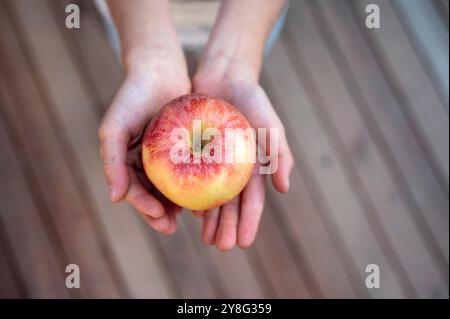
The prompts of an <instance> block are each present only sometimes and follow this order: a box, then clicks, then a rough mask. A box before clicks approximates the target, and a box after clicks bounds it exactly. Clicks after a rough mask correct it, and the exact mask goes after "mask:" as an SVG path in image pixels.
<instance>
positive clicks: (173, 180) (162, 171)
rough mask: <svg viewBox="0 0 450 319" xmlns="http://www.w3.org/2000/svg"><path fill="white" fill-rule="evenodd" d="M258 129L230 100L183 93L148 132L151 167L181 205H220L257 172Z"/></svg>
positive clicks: (146, 163) (145, 144)
mask: <svg viewBox="0 0 450 319" xmlns="http://www.w3.org/2000/svg"><path fill="white" fill-rule="evenodd" d="M254 133H255V132H254V130H253V129H252V128H251V127H250V125H249V123H248V121H247V119H246V118H245V116H244V115H243V114H242V113H240V112H239V111H238V110H237V109H236V107H234V106H233V105H231V104H230V103H228V102H226V101H223V100H221V99H218V98H215V97H211V96H207V95H203V94H187V95H183V96H180V97H178V98H176V99H174V100H172V101H170V102H168V103H167V104H166V105H164V106H163V107H162V108H161V110H160V111H159V112H158V114H157V115H156V116H155V117H154V118H153V119H152V120H151V121H150V123H149V124H148V126H147V128H146V130H145V132H144V135H143V140H142V162H143V167H144V170H145V173H146V175H147V177H148V178H149V180H150V181H151V182H152V183H153V185H154V186H155V187H156V188H157V189H158V190H159V191H160V192H161V193H162V194H163V195H164V196H166V197H167V198H168V199H170V200H171V201H172V202H174V203H175V204H177V205H179V206H181V207H185V208H189V209H192V210H206V209H211V208H214V207H218V206H220V205H223V204H225V203H226V202H228V201H230V200H231V199H233V198H234V197H235V196H236V195H238V194H239V193H240V192H241V191H242V189H243V188H244V187H245V185H246V184H247V183H248V180H249V179H250V177H251V175H252V172H253V169H254V166H255V154H256V152H255V149H256V148H255V147H256V141H255V134H254Z"/></svg>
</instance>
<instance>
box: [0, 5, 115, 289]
mask: <svg viewBox="0 0 450 319" xmlns="http://www.w3.org/2000/svg"><path fill="white" fill-rule="evenodd" d="M3 5H4V3H3V4H2V7H3V8H4V6H3ZM2 12H5V11H3V10H2ZM7 20H8V19H2V24H3V27H2V28H1V30H0V32H1V33H2V36H1V37H0V39H1V43H2V44H1V45H0V50H2V53H1V56H2V63H1V66H0V67H1V68H2V72H1V76H2V78H3V82H4V83H6V89H7V91H8V92H10V93H11V100H12V102H13V103H14V105H12V104H6V105H4V110H5V112H7V114H8V118H9V121H10V123H11V125H12V126H13V127H14V129H15V131H16V132H17V136H18V138H19V140H20V141H21V143H23V145H24V153H25V154H24V156H25V157H26V160H25V161H26V163H27V165H29V166H30V167H32V172H31V176H30V178H33V180H34V181H35V183H36V185H37V187H38V188H39V189H40V190H42V194H43V196H44V199H43V200H44V201H45V204H46V206H47V207H48V210H49V211H50V212H51V214H52V219H53V221H54V223H55V225H56V228H57V231H58V238H59V240H60V241H61V242H63V244H64V247H65V250H66V254H67V256H68V261H69V262H70V263H76V264H78V265H79V266H80V268H81V270H82V273H83V278H85V279H84V281H83V285H82V286H81V288H80V292H81V294H82V296H92V297H94V296H105V297H116V296H118V290H117V286H115V282H114V281H113V277H112V274H111V269H110V268H109V265H108V264H107V262H106V260H105V258H104V251H103V250H102V247H100V245H99V244H98V242H99V238H98V237H97V236H96V235H95V234H96V232H95V230H94V228H93V226H92V224H91V223H90V221H89V217H88V216H87V215H88V212H89V208H88V207H87V205H85V200H83V199H82V197H81V196H80V194H79V193H78V191H77V189H76V186H75V184H74V177H73V175H71V174H70V169H68V167H67V165H66V160H65V158H64V156H63V153H62V152H61V149H58V148H56V147H55V146H56V145H58V142H57V139H56V137H55V135H54V132H53V131H52V129H51V128H52V125H51V124H50V123H49V121H48V118H47V115H46V113H45V107H44V102H43V100H42V98H41V96H40V95H39V92H38V89H37V88H36V86H35V83H33V79H32V75H31V74H30V69H29V65H27V63H26V61H25V58H24V56H23V54H22V52H21V49H20V47H19V44H18V42H17V39H16V38H15V37H14V34H15V32H14V31H13V29H12V27H11V26H10V24H9V23H8V22H7ZM24 92H25V93H24ZM56 194H57V195H56ZM68 203H70V204H68ZM81 247H83V249H80V248H81ZM99 283H101V284H99Z"/></svg>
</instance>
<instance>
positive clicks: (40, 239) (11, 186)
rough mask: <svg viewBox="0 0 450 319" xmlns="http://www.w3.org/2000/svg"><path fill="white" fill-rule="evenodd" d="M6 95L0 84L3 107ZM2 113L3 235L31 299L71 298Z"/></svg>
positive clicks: (62, 266) (55, 245) (0, 216)
mask: <svg viewBox="0 0 450 319" xmlns="http://www.w3.org/2000/svg"><path fill="white" fill-rule="evenodd" d="M0 17H1V13H0ZM0 80H1V79H0ZM6 93H7V92H5V90H4V86H3V85H2V83H1V81H0V105H5V104H7V103H8V104H9V103H10V101H8V100H6V99H5V97H6V96H5V95H6ZM2 113H3V109H1V110H0V148H1V150H2V156H1V157H0V176H2V183H0V203H1V205H0V207H1V211H0V222H1V223H2V224H3V226H4V229H5V234H4V236H8V238H9V240H8V241H9V242H12V243H14V245H13V246H12V250H13V251H14V255H15V256H17V264H18V269H17V271H18V272H20V274H21V277H22V278H23V281H24V283H25V286H26V287H27V291H28V296H29V297H31V298H64V297H68V296H69V291H68V290H67V289H66V286H65V276H64V275H63V272H64V269H65V265H67V264H64V260H57V258H58V257H61V251H59V249H60V248H61V245H60V243H55V242H53V243H52V241H51V238H49V237H48V236H47V234H46V232H47V231H48V229H46V228H45V226H46V225H44V224H43V223H42V221H41V219H40V216H39V212H38V209H37V207H35V205H34V203H33V200H32V196H31V194H30V189H29V188H28V187H27V182H26V181H25V179H24V174H25V172H24V170H22V169H21V167H20V166H19V164H18V163H20V160H19V159H18V158H17V155H16V154H15V149H17V148H20V146H19V145H13V144H12V142H11V140H10V139H9V138H8V136H7V132H6V127H7V126H9V125H7V123H6V119H4V118H3V117H4V116H3V114H2ZM10 134H14V133H10ZM43 213H44V214H45V213H46V212H43ZM48 226H50V225H48ZM53 239H54V237H53ZM74 296H75V297H76V295H74Z"/></svg>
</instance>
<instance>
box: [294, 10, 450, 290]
mask: <svg viewBox="0 0 450 319" xmlns="http://www.w3.org/2000/svg"><path fill="white" fill-rule="evenodd" d="M312 4H313V3H312V2H308V1H307V2H305V5H303V6H301V7H300V5H301V3H295V4H293V9H294V10H293V11H292V13H293V17H295V18H296V19H298V21H302V23H298V24H290V27H291V30H292V34H295V36H294V44H295V45H296V49H295V52H296V53H297V55H299V54H301V56H302V57H301V58H302V59H303V61H304V63H305V66H304V67H303V68H301V70H300V68H299V69H298V73H300V72H301V76H302V77H303V79H304V81H310V82H311V90H310V92H311V96H312V99H313V101H314V104H315V110H316V111H317V114H318V117H319V120H320V121H321V122H322V123H323V127H324V129H325V131H327V133H328V135H329V136H330V137H331V141H332V143H334V144H335V146H336V148H337V149H338V152H339V153H340V154H339V155H340V157H341V159H342V163H343V167H344V169H345V171H346V173H347V176H348V178H349V180H350V181H351V183H352V184H354V185H355V187H357V188H358V191H357V195H358V199H359V200H360V201H361V203H362V205H363V206H364V208H365V210H366V213H367V216H368V219H369V222H370V224H371V227H372V228H373V229H374V232H375V233H377V236H378V237H379V238H381V239H382V240H384V241H385V243H386V246H385V248H384V249H389V251H390V252H391V253H390V258H391V261H393V262H394V263H395V267H396V269H397V272H398V275H400V276H403V277H404V280H405V282H406V280H407V277H409V282H411V283H412V284H413V285H414V287H415V289H416V291H417V292H418V293H419V296H422V297H430V296H432V295H433V294H434V293H435V291H436V290H437V291H440V293H442V294H445V292H446V291H447V289H448V288H447V286H446V284H445V283H443V282H442V280H444V281H445V280H446V278H448V272H447V271H446V270H445V268H447V267H445V261H442V260H439V259H437V260H436V259H435V255H433V254H431V253H430V251H429V245H427V244H428V243H429V241H428V240H429V238H423V237H422V236H421V234H420V229H419V227H420V225H419V224H416V223H415V222H414V220H412V219H411V215H410V213H409V211H408V208H407V207H406V205H405V204H404V201H403V198H402V195H401V194H400V193H399V191H398V189H397V186H396V185H395V183H394V182H393V180H392V178H391V176H390V172H389V170H388V169H387V167H386V164H385V161H384V159H383V156H382V154H381V152H380V151H379V149H378V147H377V145H376V144H375V142H374V140H373V137H372V134H371V132H369V131H368V130H367V128H366V124H365V123H364V121H363V119H362V118H361V116H360V114H359V111H358V110H357V108H356V107H355V104H354V101H353V99H352V97H351V96H350V93H349V91H348V90H347V87H346V86H345V83H347V82H346V81H344V80H343V79H342V76H341V74H339V71H338V70H337V68H336V65H335V63H334V61H333V58H332V56H333V54H332V53H331V52H333V48H330V47H326V46H325V42H326V41H327V40H328V39H322V35H321V34H320V33H319V30H318V25H319V22H318V21H319V20H318V19H319V18H320V17H318V16H314V15H313V14H314V12H313V11H312V10H311V5H312ZM315 4H317V2H315ZM296 5H297V6H296ZM291 21H292V20H291ZM313 22H317V23H313ZM326 43H329V41H328V42H326ZM306 44H307V45H306ZM300 51H301V53H300ZM305 68H306V69H307V70H305ZM434 248H435V247H432V248H431V249H434ZM391 249H392V250H391ZM440 263H442V265H441V264H440ZM423 269H428V271H427V273H424V272H423V271H422V270H423ZM446 274H447V275H446Z"/></svg>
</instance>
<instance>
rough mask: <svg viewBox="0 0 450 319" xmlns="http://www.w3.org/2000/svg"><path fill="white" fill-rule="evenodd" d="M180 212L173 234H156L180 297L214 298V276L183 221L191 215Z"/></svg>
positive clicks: (215, 289)
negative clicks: (203, 260) (176, 227)
mask: <svg viewBox="0 0 450 319" xmlns="http://www.w3.org/2000/svg"><path fill="white" fill-rule="evenodd" d="M181 214H182V215H179V216H178V218H177V219H178V221H177V223H178V229H177V231H176V233H175V234H173V235H171V236H169V237H168V236H165V235H159V234H158V239H159V242H160V245H161V247H162V250H163V252H164V255H165V258H166V260H167V261H168V267H169V268H170V270H171V274H172V276H174V279H175V282H176V285H177V287H178V291H179V293H180V298H216V297H217V295H218V292H217V287H216V282H215V278H214V277H212V276H210V275H211V274H210V273H208V272H207V268H206V266H205V265H204V264H203V263H202V260H201V258H200V256H199V253H198V252H197V250H196V248H195V245H194V243H193V241H192V238H191V236H190V234H189V231H188V229H187V227H186V225H185V223H184V222H183V219H184V218H186V217H192V216H183V215H187V214H190V212H187V211H183V212H182V213H181ZM192 218H193V217H192ZM148 231H151V230H150V229H149V230H148Z"/></svg>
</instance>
